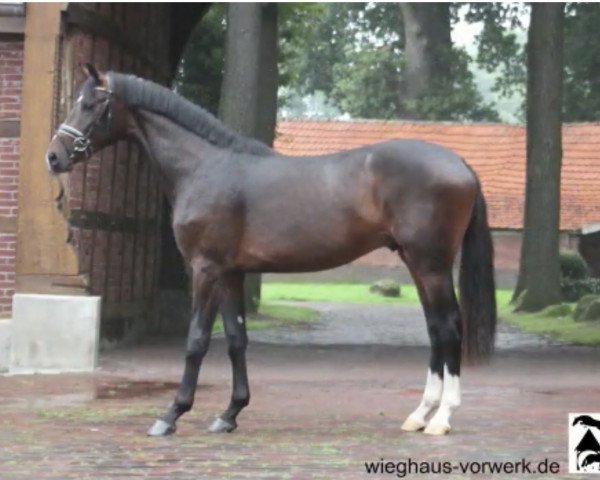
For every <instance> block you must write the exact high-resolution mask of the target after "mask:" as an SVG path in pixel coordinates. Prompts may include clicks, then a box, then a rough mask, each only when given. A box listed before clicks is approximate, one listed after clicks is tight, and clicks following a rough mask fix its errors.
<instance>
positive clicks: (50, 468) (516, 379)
mask: <svg viewBox="0 0 600 480" xmlns="http://www.w3.org/2000/svg"><path fill="white" fill-rule="evenodd" d="M375 310H377V309H372V308H371V309H369V311H372V312H373V311H375ZM409 312H410V309H408V310H406V311H404V310H402V311H398V312H394V313H402V314H403V315H402V318H403V319H405V320H404V322H403V324H404V325H409V324H411V322H413V323H414V325H417V324H418V323H419V321H418V314H417V313H416V312H413V313H412V314H410V313H409ZM327 315H333V320H332V322H333V323H335V322H336V320H335V318H336V317H335V316H336V315H341V316H342V317H343V318H345V319H346V322H348V321H351V322H354V321H356V322H358V321H359V317H358V316H357V318H355V319H353V320H352V319H351V320H348V318H350V317H349V316H348V315H347V312H345V313H344V312H340V310H339V309H336V308H332V309H331V310H330V311H328V313H326V316H327ZM391 316H392V315H390V317H391ZM413 316H414V321H412V320H410V318H412V317H413ZM374 318H375V317H373V318H372V319H371V321H373V319H374ZM340 322H341V320H340ZM327 323H328V322H327V321H326V320H324V321H323V322H322V323H319V324H318V325H317V328H315V329H313V330H310V331H309V332H312V333H311V334H312V335H316V336H317V337H318V338H324V337H323V336H322V335H317V332H327V331H328V327H326V325H327ZM338 323H339V322H338ZM348 326H349V325H348V323H345V327H346V328H344V330H348ZM352 326H353V328H354V327H356V328H358V327H357V326H356V325H354V323H353V325H352ZM396 327H397V325H394V328H395V329H396ZM331 328H333V327H331ZM405 328H408V327H405ZM421 328H422V324H421ZM371 330H373V329H367V331H371ZM375 330H377V331H379V327H377V328H376V329H375ZM330 333H331V332H330ZM338 333H339V332H338ZM408 333H410V335H411V337H410V338H412V339H413V340H411V341H414V343H418V342H419V341H421V342H422V341H423V338H422V336H419V335H421V334H417V333H414V332H412V333H411V332H410V331H408ZM308 334H309V333H308V332H297V331H296V332H292V331H288V332H287V333H286V334H285V335H284V337H286V338H288V337H291V336H297V335H308ZM378 335H383V336H384V337H385V336H386V335H385V333H384V332H383V331H381V333H380V334H378ZM394 335H397V334H396V333H394ZM261 336H262V340H263V341H258V340H259V339H260V337H261ZM253 337H255V340H256V341H253V343H252V344H251V346H250V348H249V351H248V365H249V373H250V379H251V385H252V395H253V396H252V402H251V405H250V406H249V407H248V408H247V409H246V410H245V411H244V412H243V413H242V415H241V416H240V419H239V420H240V421H239V423H240V428H239V430H238V431H236V432H235V433H233V434H227V435H211V434H208V433H206V430H205V429H206V427H207V426H208V425H209V424H210V422H211V420H212V418H213V417H214V415H215V414H217V413H218V412H219V411H221V409H222V408H224V407H225V405H226V404H227V401H228V397H229V395H230V386H229V384H230V377H231V373H230V369H229V362H228V360H227V356H226V347H225V344H224V342H223V340H222V339H219V338H217V339H215V341H214V342H213V344H212V346H211V351H210V353H209V355H208V356H207V358H206V360H205V362H204V365H203V371H202V374H201V380H200V391H199V393H198V395H197V400H196V406H195V408H194V410H193V411H192V412H190V413H189V414H186V416H184V417H183V418H182V419H181V420H180V422H179V430H178V432H177V434H176V435H175V436H173V437H170V438H166V439H153V438H147V437H146V436H145V435H144V433H145V431H146V429H147V427H148V426H149V425H150V424H151V423H152V421H153V418H154V417H155V415H157V414H158V413H159V412H160V411H161V410H162V409H163V408H164V407H166V406H167V405H168V403H169V402H170V401H171V399H172V397H173V392H174V389H175V386H176V384H177V382H178V380H179V377H180V374H181V369H182V356H183V351H182V345H183V344H184V340H183V339H177V340H171V341H167V340H164V339H160V340H156V341H154V342H147V343H145V344H144V345H140V346H136V347H133V348H124V349H119V350H114V351H112V352H108V353H104V354H103V355H102V356H101V369H100V370H99V371H98V372H96V373H94V374H91V375H55V376H13V377H0V411H2V417H1V418H0V478H1V479H2V480H12V479H31V478H35V479H57V480H59V479H60V480H65V479H69V478H74V479H115V478H118V479H130V478H157V479H159V478H160V479H190V480H191V479H194V480H196V479H211V480H214V479H254V480H262V479H298V480H304V479H337V478H344V479H368V478H399V476H398V475H397V473H399V472H396V471H394V472H392V473H390V474H387V475H384V474H378V475H367V474H366V473H365V467H364V462H365V461H378V460H380V459H382V458H383V459H385V460H386V461H388V460H389V461H393V462H404V461H407V460H408V459H409V458H410V459H412V460H413V461H418V462H423V461H428V460H430V461H434V462H437V461H451V462H459V461H472V460H479V461H520V459H521V458H527V459H528V460H531V461H532V462H533V465H534V466H535V465H536V464H537V462H538V461H541V460H543V459H545V458H547V459H549V460H550V461H556V462H559V464H560V468H561V474H560V475H558V476H555V477H552V478H577V477H573V476H567V475H566V458H567V445H566V442H567V440H566V439H567V437H566V432H567V413H568V412H582V411H598V410H600V385H599V382H598V379H599V378H600V351H599V350H596V349H590V348H573V347H564V346H560V345H548V344H543V342H542V344H543V346H541V345H537V346H536V345H535V344H531V345H529V346H527V348H524V347H523V345H524V344H523V343H521V344H518V345H520V346H518V347H517V343H513V344H512V345H513V346H512V347H511V348H504V349H501V350H500V351H499V352H498V354H497V355H496V356H495V358H494V359H493V361H492V362H491V363H490V364H489V365H485V366H479V367H467V368H465V369H464V373H463V406H462V407H461V409H460V410H459V411H458V412H457V413H456V414H455V416H454V418H453V426H454V430H453V432H452V433H451V434H450V435H448V436H447V437H443V438H430V437H427V436H424V435H423V434H421V433H416V434H408V433H404V432H402V431H401V430H400V428H399V427H400V424H401V422H402V420H403V419H404V417H405V415H406V414H407V413H409V412H410V411H411V410H412V409H413V408H414V407H415V405H416V404H417V403H418V402H419V399H420V396H421V389H422V387H423V381H424V376H425V371H426V364H427V357H428V349H427V348H423V347H419V346H408V345H404V346H402V345H400V346H398V345H393V346H391V345H352V344H345V345H321V344H318V345H315V344H309V345H297V344H289V340H288V342H287V344H274V343H267V340H269V337H268V336H266V335H264V334H263V333H261V334H260V335H258V332H256V333H253ZM335 338H339V337H338V336H336V337H335ZM349 338H352V335H349ZM373 338H375V340H373V341H376V340H377V339H378V338H380V337H378V336H376V337H373ZM396 338H397V339H399V337H396ZM419 338H421V340H419ZM269 341H272V339H271V340H269ZM347 343H351V342H347ZM510 345H511V342H508V345H507V347H510ZM455 464H456V463H455ZM511 477H512V476H508V477H505V478H511ZM408 478H410V477H408ZM417 478H490V477H489V475H488V476H486V475H483V476H472V475H463V474H460V473H459V472H457V471H455V472H454V473H453V474H452V475H447V476H444V475H442V476H432V475H424V476H419V477H417ZM513 478H514V477H513ZM525 478H549V477H548V476H547V475H529V476H527V477H525Z"/></svg>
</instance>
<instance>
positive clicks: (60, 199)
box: [54, 175, 73, 244]
mask: <svg viewBox="0 0 600 480" xmlns="http://www.w3.org/2000/svg"><path fill="white" fill-rule="evenodd" d="M54 178H56V181H57V182H58V187H59V192H58V195H57V196H56V198H55V199H54V201H55V202H56V208H57V209H58V211H59V212H60V214H61V215H62V216H63V218H64V219H65V222H66V223H67V239H66V242H67V243H69V244H71V243H72V241H73V227H72V225H71V215H70V211H69V199H68V198H67V194H66V191H67V189H66V188H65V184H64V183H63V179H62V177H61V176H60V175H56V176H55V177H54Z"/></svg>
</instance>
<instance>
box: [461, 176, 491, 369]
mask: <svg viewBox="0 0 600 480" xmlns="http://www.w3.org/2000/svg"><path fill="white" fill-rule="evenodd" d="M459 285H460V308H461V313H462V318H463V326H464V328H463V356H464V358H465V360H467V361H469V362H474V363H476V362H482V361H485V360H487V359H489V357H490V356H491V354H492V352H493V351H494V338H495V333H496V288H495V282H494V249H493V245H492V236H491V233H490V228H489V226H488V220H487V211H486V204H485V199H484V198H483V193H482V192H481V186H478V190H477V196H476V197H475V204H474V206H473V212H472V214H471V221H470V223H469V226H468V228H467V231H466V233H465V237H464V239H463V245H462V259H461V266H460V278H459Z"/></svg>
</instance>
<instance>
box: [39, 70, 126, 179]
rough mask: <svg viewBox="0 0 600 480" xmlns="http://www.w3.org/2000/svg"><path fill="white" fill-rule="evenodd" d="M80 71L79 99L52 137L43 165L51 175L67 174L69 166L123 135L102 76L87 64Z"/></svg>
mask: <svg viewBox="0 0 600 480" xmlns="http://www.w3.org/2000/svg"><path fill="white" fill-rule="evenodd" d="M84 71H85V73H86V74H87V79H86V80H85V82H84V83H83V85H82V87H81V90H80V93H79V96H78V98H77V100H76V101H75V104H74V105H73V108H72V109H71V111H70V112H69V113H68V115H67V118H66V119H65V121H64V123H62V124H61V125H60V126H59V127H58V130H57V132H56V134H55V135H54V137H53V138H52V141H51V142H50V145H49V146H48V150H47V152H46V162H47V164H48V168H49V169H50V171H51V172H52V173H62V172H67V171H69V170H71V169H72V168H73V165H74V164H76V163H78V162H80V161H83V160H86V159H88V158H89V157H90V156H91V155H92V153H93V152H94V151H96V150H99V149H101V148H103V147H105V146H106V145H108V144H110V143H112V142H113V141H115V140H116V139H118V138H119V137H122V136H123V130H125V129H124V128H123V126H122V125H119V124H120V123H122V122H120V121H117V117H116V115H115V109H116V108H117V109H118V106H119V105H116V104H117V103H118V102H115V99H114V96H113V94H112V92H111V90H110V86H109V82H108V78H107V76H106V75H104V74H101V73H98V71H97V70H96V69H95V68H94V66H93V65H91V64H86V65H85V67H84Z"/></svg>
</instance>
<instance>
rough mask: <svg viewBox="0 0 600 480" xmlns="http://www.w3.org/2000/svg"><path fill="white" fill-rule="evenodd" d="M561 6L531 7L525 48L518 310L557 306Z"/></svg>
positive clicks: (561, 55) (561, 49) (561, 46)
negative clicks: (524, 156) (524, 145)
mask: <svg viewBox="0 0 600 480" xmlns="http://www.w3.org/2000/svg"><path fill="white" fill-rule="evenodd" d="M563 18H564V4H562V3H533V4H532V11H531V23H530V25H529V34H528V43H527V185H526V192H525V219H524V225H523V245H522V248H521V264H520V269H519V279H518V282H517V287H516V289H515V292H514V294H513V300H515V299H517V297H519V296H521V293H522V292H524V293H523V295H522V298H520V299H519V302H518V305H517V309H519V310H526V311H534V310H539V309H541V308H544V307H546V306H548V305H551V304H554V303H558V302H560V300H561V293H560V266H559V261H558V249H559V222H560V169H561V162H562V133H561V111H562V76H563V58H562V57H563Z"/></svg>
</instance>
